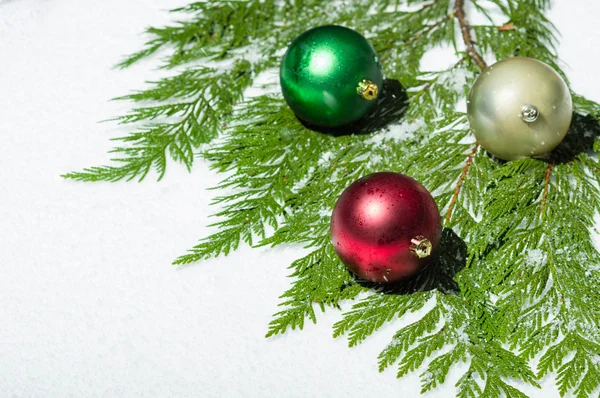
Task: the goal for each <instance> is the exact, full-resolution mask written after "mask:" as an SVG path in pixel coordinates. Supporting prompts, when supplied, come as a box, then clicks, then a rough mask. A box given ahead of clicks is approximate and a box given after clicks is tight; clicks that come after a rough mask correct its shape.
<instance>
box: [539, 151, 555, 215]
mask: <svg viewBox="0 0 600 398" xmlns="http://www.w3.org/2000/svg"><path fill="white" fill-rule="evenodd" d="M553 166H554V159H553V158H552V156H550V159H548V167H546V176H545V177H544V193H543V194H542V214H544V212H545V211H546V202H547V199H548V189H550V174H551V173H552V167H553Z"/></svg>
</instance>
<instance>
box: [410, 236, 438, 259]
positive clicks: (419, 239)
mask: <svg viewBox="0 0 600 398" xmlns="http://www.w3.org/2000/svg"><path fill="white" fill-rule="evenodd" d="M409 249H410V252H411V253H413V254H414V255H416V256H417V257H419V258H425V257H429V256H430V255H431V251H432V249H433V245H432V244H431V242H430V241H429V239H427V238H426V237H424V236H423V235H419V236H416V237H414V238H412V239H411V240H410V246H409Z"/></svg>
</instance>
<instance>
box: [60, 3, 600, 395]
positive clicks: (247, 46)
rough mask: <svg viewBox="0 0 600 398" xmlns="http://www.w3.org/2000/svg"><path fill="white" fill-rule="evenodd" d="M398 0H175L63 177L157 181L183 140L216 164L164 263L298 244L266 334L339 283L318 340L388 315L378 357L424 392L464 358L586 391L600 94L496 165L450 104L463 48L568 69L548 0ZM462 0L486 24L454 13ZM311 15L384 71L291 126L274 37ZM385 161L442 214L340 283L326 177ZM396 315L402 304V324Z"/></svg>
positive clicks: (461, 93)
mask: <svg viewBox="0 0 600 398" xmlns="http://www.w3.org/2000/svg"><path fill="white" fill-rule="evenodd" d="M399 3H402V2H398V1H396V0H374V1H373V0H357V1H352V2H331V1H326V0H250V1H206V2H204V1H202V2H192V3H190V4H189V5H187V6H184V7H181V8H178V9H176V10H173V11H174V12H175V14H174V15H175V16H178V15H179V14H180V13H183V14H186V15H185V17H183V18H180V19H181V21H179V22H174V23H173V24H171V25H170V26H165V27H149V28H148V29H147V31H146V33H147V35H148V40H147V43H146V45H145V47H144V48H142V49H141V50H139V51H137V52H135V53H133V54H132V55H131V56H129V57H127V58H125V59H124V60H123V61H122V62H121V63H119V65H117V66H118V67H130V66H132V65H134V64H136V63H137V62H139V61H141V60H144V59H147V58H151V57H152V56H153V55H154V54H156V53H157V52H158V51H159V50H160V52H161V53H163V54H166V56H165V57H164V58H163V59H162V61H161V62H162V64H161V66H162V69H173V68H177V69H176V70H174V71H172V72H171V73H169V75H166V74H165V75H164V76H163V77H160V76H159V77H158V78H157V79H156V80H155V81H153V82H149V83H148V84H147V87H146V88H145V89H144V90H141V91H136V92H133V93H130V94H128V95H124V96H122V97H118V98H117V99H118V100H125V101H130V102H131V103H132V104H133V105H132V108H131V110H130V112H128V113H126V114H124V115H121V116H117V117H116V118H114V119H112V122H113V123H114V122H116V123H120V124H123V125H124V126H125V127H128V128H130V133H129V134H126V135H124V136H122V137H117V138H115V140H116V142H117V145H116V147H115V148H114V150H112V151H111V156H112V157H113V159H112V160H111V163H110V164H108V165H106V166H100V167H89V168H85V169H83V170H82V171H79V172H72V173H68V174H65V175H64V177H65V178H68V179H73V180H80V181H118V180H138V181H139V180H143V179H144V178H145V177H146V176H147V175H148V174H153V173H154V174H156V176H157V178H158V179H161V178H163V177H164V176H165V175H166V171H167V167H168V165H169V164H170V163H172V162H176V163H180V164H182V165H183V166H184V167H185V168H186V169H188V170H190V171H191V170H192V169H193V166H194V163H195V160H196V158H197V157H202V158H203V159H205V160H206V161H208V162H209V163H210V165H211V167H212V168H213V169H214V170H216V171H217V172H221V173H227V176H226V177H224V178H223V180H222V181H221V183H220V184H219V185H218V186H217V187H215V189H216V190H217V192H218V194H217V196H216V197H215V198H214V203H215V204H218V205H219V208H220V210H219V211H217V212H215V214H214V216H215V221H214V223H213V224H212V225H211V227H212V228H214V232H213V233H212V234H211V235H209V236H206V237H204V238H203V239H201V240H200V242H199V243H198V244H197V245H196V246H194V247H193V248H192V249H191V250H190V251H189V252H188V253H187V254H184V255H182V256H181V257H179V258H178V259H176V260H175V264H189V263H194V262H197V261H200V260H203V259H207V258H211V257H216V256H219V255H227V254H229V253H231V252H232V251H234V250H236V249H237V248H238V247H239V246H240V245H243V244H246V245H251V246H276V245H285V244H290V243H294V244H300V245H302V246H304V247H306V248H307V252H308V254H306V255H305V256H304V257H302V258H300V259H298V260H296V261H294V262H293V263H292V264H291V266H290V278H291V286H290V288H289V289H288V290H287V291H285V292H284V293H283V294H282V295H281V297H280V300H281V301H280V303H279V310H278V311H277V312H276V314H275V315H274V317H273V320H272V321H271V323H270V324H269V326H268V331H267V334H266V335H267V337H269V336H273V335H277V334H281V333H285V332H286V331H287V330H289V329H302V328H303V327H304V322H305V321H306V319H308V320H310V321H312V322H316V321H317V312H318V310H319V309H320V310H321V311H325V310H326V309H328V308H336V309H341V308H342V307H343V306H345V305H346V304H344V303H345V302H347V301H349V300H353V302H352V303H350V304H347V307H345V308H346V310H345V311H344V312H343V314H342V316H341V319H340V320H339V321H338V322H336V323H335V325H334V327H333V335H334V337H338V336H342V335H344V336H346V337H347V338H348V344H349V346H351V347H352V346H354V345H357V344H360V343H361V342H363V341H364V340H365V339H367V338H368V337H369V336H371V335H372V334H374V333H376V332H377V331H378V330H379V329H381V328H382V327H383V326H384V325H392V327H395V328H396V329H397V332H396V333H395V334H394V337H393V339H392V341H391V342H390V343H389V344H388V345H387V347H384V348H383V350H382V352H381V353H380V355H379V369H380V370H383V369H385V368H387V367H389V366H392V365H397V366H398V372H397V375H398V377H402V376H404V375H405V374H407V373H410V372H414V371H421V370H422V373H421V383H422V392H427V391H430V390H432V389H434V388H437V387H439V386H440V385H443V384H444V383H446V382H447V381H446V379H447V376H448V374H449V371H450V369H451V368H452V367H453V366H454V365H457V364H460V363H464V364H466V365H465V366H466V370H464V371H462V374H461V375H460V378H459V380H458V382H457V383H456V395H457V396H458V397H463V398H471V397H472V398H475V397H477V398H479V397H500V396H506V397H524V396H525V394H524V393H523V392H522V391H521V390H520V389H518V388H517V387H515V386H513V385H512V384H509V382H510V381H511V380H520V381H521V382H523V383H526V384H529V385H531V386H536V387H539V384H538V381H539V380H540V379H541V378H542V377H545V376H546V375H548V374H553V376H554V377H555V381H556V385H557V387H558V391H559V392H560V394H561V395H568V394H574V395H576V396H578V397H586V396H590V395H592V394H594V392H596V393H597V391H598V386H599V385H600V370H599V368H598V360H597V358H598V357H599V355H600V338H599V337H598V333H597V330H598V328H599V327H600V307H598V305H597V303H598V302H600V293H598V290H597V286H598V285H599V284H600V273H599V271H598V270H599V269H600V254H599V253H598V251H597V250H596V248H595V247H594V245H593V243H592V241H593V236H592V234H593V233H595V232H597V231H595V230H594V227H595V219H594V216H595V214H597V213H598V212H599V211H600V190H599V188H598V186H599V184H600V163H599V161H598V159H597V157H596V156H595V154H594V152H595V151H598V150H599V149H600V139H599V137H600V123H599V120H600V105H599V104H597V103H596V102H594V101H591V100H588V99H586V98H584V97H582V96H580V95H577V94H576V93H573V106H574V114H573V119H572V123H571V127H570V130H569V133H568V134H567V137H566V138H565V140H564V141H563V142H562V143H561V145H559V147H558V148H556V149H555V150H554V151H552V153H551V154H550V155H549V156H548V157H547V158H546V159H521V160H517V161H511V162H501V161H498V160H496V159H494V158H492V157H490V156H489V155H488V153H487V152H486V151H485V149H484V148H482V147H481V146H480V145H479V144H478V143H477V142H475V138H474V137H473V135H472V133H471V131H470V129H469V125H468V120H467V117H466V114H464V113H463V112H460V111H459V109H461V107H460V106H459V104H460V103H461V102H462V101H465V100H466V96H467V95H468V93H469V90H470V87H471V86H472V85H473V83H474V81H475V79H476V78H477V76H478V75H479V74H480V73H481V72H482V69H483V68H485V66H486V65H485V61H484V60H483V58H481V57H479V56H478V54H486V58H487V56H488V55H489V58H490V59H494V58H496V59H503V58H506V57H511V56H516V55H519V56H527V57H532V58H536V59H539V60H541V61H544V62H546V63H547V64H549V65H550V66H551V67H553V68H555V69H556V70H557V72H558V73H559V74H561V76H563V77H564V78H565V80H566V76H565V74H564V73H563V71H562V70H561V68H560V66H561V63H560V61H559V60H558V58H557V55H556V46H557V44H558V41H557V38H558V37H559V34H558V32H557V31H556V29H555V28H554V26H553V25H552V24H551V23H550V22H549V21H548V19H547V18H546V16H545V15H546V11H547V9H548V8H549V7H550V3H551V2H550V0H528V1H521V0H491V1H490V2H483V1H480V0H422V1H410V2H409V3H410V4H411V5H414V7H411V8H410V10H409V11H407V10H406V8H404V4H402V5H400V4H399ZM468 4H470V5H472V7H468V6H466V5H468ZM465 11H467V12H468V13H474V14H475V13H479V14H480V16H481V17H482V18H479V20H481V21H484V23H483V24H479V25H469V24H468V23H467V21H466V20H465V19H464V18H463V17H464V15H465V13H464V12H465ZM498 13H501V14H502V16H499V18H494V19H492V18H491V15H495V16H498V15H496V14H498ZM467 17H468V19H470V20H474V18H471V17H469V16H467ZM493 20H497V21H502V23H503V25H500V26H499V25H494V23H493ZM325 24H338V25H343V26H348V27H351V28H353V29H356V30H357V31H358V32H361V33H363V34H365V36H366V37H367V38H368V39H369V40H370V42H371V43H372V44H373V46H374V47H375V49H376V50H377V52H378V54H379V56H380V60H381V63H382V65H383V69H384V73H385V76H386V80H385V81H384V84H383V87H382V90H381V95H380V96H379V98H378V99H377V104H376V106H375V107H374V111H373V112H372V113H371V114H369V115H368V116H367V117H365V118H363V119H362V120H360V121H358V122H356V123H353V124H351V125H349V126H344V127H341V128H339V129H336V130H335V131H329V130H323V129H319V128H314V127H310V126H307V125H305V124H303V123H301V122H300V121H299V120H298V118H297V117H296V116H295V115H294V114H293V112H292V111H291V110H290V109H289V108H288V107H287V106H286V104H285V101H284V100H283V98H282V96H281V94H280V90H279V87H278V79H277V78H278V70H277V68H278V66H279V62H280V59H281V56H282V54H283V51H285V48H286V47H287V46H288V45H289V43H290V42H291V41H292V40H293V39H294V38H295V37H296V36H298V35H299V34H300V33H302V32H303V31H305V30H307V29H308V28H311V27H314V26H319V25H325ZM464 33H470V35H466V34H464ZM468 36H471V39H470V38H469V37H468ZM472 38H476V42H473V41H469V40H472ZM439 47H445V48H453V49H454V51H455V53H456V57H455V58H456V60H455V62H453V63H452V64H451V65H449V66H446V67H443V68H439V69H436V70H422V68H421V60H422V58H423V56H424V55H425V54H426V53H427V52H428V51H430V50H432V49H435V48H439ZM161 73H162V72H161ZM567 81H568V80H567ZM250 88H251V90H248V89H250ZM261 90H262V91H261ZM250 94H251V95H250ZM383 170H393V171H397V172H402V173H405V174H408V175H411V176H412V177H414V178H415V179H417V180H419V181H420V182H422V183H423V185H425V187H426V188H427V189H428V190H430V192H432V195H433V196H434V198H435V200H436V202H437V204H438V207H439V210H440V213H441V216H442V221H443V226H444V230H443V233H442V238H441V242H440V247H439V249H438V254H437V255H436V257H435V259H434V260H433V261H432V263H431V264H430V265H429V267H428V268H427V269H426V270H424V271H423V272H422V273H421V274H419V275H417V276H416V277H414V278H411V279H408V280H406V281H403V282H402V283H400V284H398V285H394V286H378V285H375V284H371V283H365V282H363V281H359V280H357V279H356V278H355V277H354V276H353V275H352V274H351V273H350V272H349V271H348V270H347V269H346V267H345V266H344V265H343V264H342V263H341V261H340V260H339V258H338V257H337V255H336V253H335V251H334V250H333V246H332V244H331V242H330V236H329V222H330V215H331V211H332V209H333V206H334V204H335V201H336V199H337V198H338V197H339V195H340V193H341V192H342V191H343V190H344V189H345V188H346V187H347V186H348V185H349V184H350V183H352V182H353V181H355V180H356V179H358V178H360V177H362V176H364V175H367V174H369V173H372V172H376V171H383ZM407 313H412V314H419V315H420V318H419V319H418V320H416V321H414V322H412V323H411V324H408V325H406V323H404V320H405V318H404V317H405V315H406V314H407ZM401 325H404V326H401ZM536 358H537V359H538V365H537V369H536V372H535V373H534V372H533V370H532V368H531V361H532V360H534V359H536ZM420 369H421V370H420Z"/></svg>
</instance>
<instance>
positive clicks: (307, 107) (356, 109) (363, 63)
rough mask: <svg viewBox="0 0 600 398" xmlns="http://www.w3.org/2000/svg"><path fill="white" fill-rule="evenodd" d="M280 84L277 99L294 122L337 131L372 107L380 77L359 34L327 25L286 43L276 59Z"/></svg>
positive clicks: (370, 50) (370, 49)
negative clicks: (280, 97)
mask: <svg viewBox="0 0 600 398" xmlns="http://www.w3.org/2000/svg"><path fill="white" fill-rule="evenodd" d="M280 81H281V91H282V92H283V97H284V98H285V100H286V102H287V103H288V105H289V106H290V108H291V109H292V110H293V111H294V113H296V115H297V116H298V117H299V118H300V119H302V120H304V121H306V122H308V123H311V124H314V125H317V126H325V127H337V126H343V125H345V124H348V123H351V122H353V121H355V120H358V119H360V118H361V117H363V116H365V115H366V114H367V113H368V112H369V111H370V110H371V109H372V108H373V106H374V105H375V103H376V102H377V101H376V99H377V97H378V96H379V95H380V94H381V86H382V83H383V72H382V70H381V64H380V62H379V56H378V55H377V52H376V51H375V49H374V48H373V46H372V45H371V43H369V41H368V40H367V39H365V38H364V37H363V36H362V35H361V34H360V33H358V32H356V31H354V30H352V29H348V28H345V27H343V26H336V25H327V26H319V27H317V28H313V29H310V30H307V31H306V32H304V33H302V34H301V35H300V36H298V37H297V38H296V39H295V40H294V41H293V42H292V44H291V45H290V46H289V48H288V49H287V51H286V53H285V55H284V56H283V59H282V60H281V68H280Z"/></svg>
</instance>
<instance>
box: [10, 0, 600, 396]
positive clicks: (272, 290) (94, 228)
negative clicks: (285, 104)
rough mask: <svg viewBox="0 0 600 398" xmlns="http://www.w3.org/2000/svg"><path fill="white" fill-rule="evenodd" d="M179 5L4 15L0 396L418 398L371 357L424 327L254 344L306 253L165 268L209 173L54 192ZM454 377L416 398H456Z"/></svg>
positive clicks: (566, 40)
mask: <svg viewBox="0 0 600 398" xmlns="http://www.w3.org/2000/svg"><path fill="white" fill-rule="evenodd" d="M185 3H186V1H185V0H152V1H148V0H128V1H120V0H105V1H102V2H91V1H88V2H82V1H81V0H79V1H78V0H53V1H48V0H18V1H17V0H3V1H2V0H0V37H2V39H1V40H0V93H1V95H0V110H1V111H0V112H1V115H0V138H1V139H2V146H1V147H0V150H1V151H2V156H0V177H1V180H0V181H1V182H0V242H2V245H1V246H0V267H1V269H2V274H1V277H0V319H2V328H0V358H2V361H0V396H2V397H7V396H15V397H103V396H105V397H114V396H119V397H134V396H135V397H165V396H169V397H171V396H173V397H186V396H193V397H198V396H201V397H206V398H210V397H261V398H262V397H264V398H269V397H290V398H293V397H314V396H318V397H341V396H344V397H363V396H367V395H369V396H378V397H397V396H411V397H414V396H418V391H419V390H420V386H419V379H418V374H411V375H409V376H407V377H405V378H403V379H401V380H397V379H395V377H394V376H395V369H394V367H391V368H390V369H388V370H386V371H385V372H383V373H379V372H378V371H377V355H378V353H379V352H380V351H381V350H382V349H383V348H384V347H385V346H386V345H387V344H388V343H389V342H390V339H391V337H392V336H393V334H394V332H395V331H396V330H398V329H399V328H400V327H402V326H404V325H406V324H408V323H409V322H412V321H415V320H417V319H418V318H419V316H420V315H421V314H422V313H420V312H417V313H415V314H409V316H408V317H406V318H404V319H402V320H397V321H395V322H394V323H393V324H387V325H385V326H384V327H383V328H382V330H381V331H379V332H378V333H376V334H375V335H374V336H373V337H372V338H369V339H368V340H367V341H365V342H364V343H363V344H361V345H359V346H358V347H355V348H352V349H349V348H348V347H347V341H346V340H345V339H343V338H338V339H333V338H332V337H331V334H332V325H333V324H334V323H335V322H336V321H337V320H339V319H340V313H339V312H337V311H333V310H332V311H329V312H327V313H326V314H318V319H319V322H318V324H317V325H313V324H312V323H310V322H307V324H306V326H305V330H304V331H302V332H299V331H292V332H289V333H287V334H286V335H284V336H278V337H275V338H271V339H265V338H264V335H265V333H266V331H267V324H268V322H269V320H270V319H271V315H272V314H273V313H274V312H276V311H277V310H278V307H277V304H278V303H279V300H278V297H279V295H281V293H282V292H283V291H285V290H286V289H287V288H288V287H289V279H288V278H287V275H288V274H289V272H290V271H289V270H288V269H287V266H288V264H290V263H291V262H292V261H293V260H294V259H296V258H298V257H300V256H302V255H303V254H304V253H306V251H305V249H302V248H300V247H293V246H289V245H288V246H286V247H285V248H283V247H279V248H275V249H266V248H263V249H249V248H248V247H246V246H243V247H242V248H240V249H239V250H238V251H237V252H235V253H234V254H232V255H230V256H229V257H226V258H219V259H215V260H209V261H205V262H203V263H202V264H196V265H192V266H189V267H184V268H175V267H172V266H170V262H171V261H172V260H173V259H174V258H175V257H176V256H178V255H180V254H182V253H184V252H185V250H186V249H188V248H190V247H191V246H193V245H194V244H195V243H196V241H197V239H199V238H201V237H204V236H207V235H208V234H209V231H210V229H209V228H208V227H207V225H208V224H210V222H211V221H214V219H209V218H208V216H209V215H210V214H212V213H213V212H214V211H215V210H216V209H215V208H210V207H209V203H210V201H211V198H212V197H214V196H215V195H217V194H218V193H217V192H214V191H206V188H208V187H211V186H214V185H216V184H217V183H218V181H219V180H220V178H221V176H218V175H216V174H215V173H214V172H213V171H210V170H209V168H208V165H207V164H206V163H203V162H202V161H200V160H198V161H197V163H196V164H195V166H194V170H193V173H191V174H189V173H187V172H186V171H185V168H184V167H183V166H178V165H174V164H170V167H169V170H168V172H167V175H166V176H165V179H164V180H163V181H162V182H160V183H156V182H155V181H154V180H153V176H149V178H148V179H147V181H146V182H144V183H141V184H137V183H124V182H123V183H115V184H110V183H100V184H84V183H76V182H68V181H64V180H63V179H61V178H60V177H59V175H60V174H61V173H65V172H68V171H71V170H79V169H81V168H82V167H86V166H91V165H98V164H105V163H106V162H107V160H108V159H109V156H108V155H107V154H106V152H107V150H109V149H110V148H111V147H112V145H113V143H112V142H110V141H109V138H111V137H114V136H117V135H120V134H123V133H126V132H127V130H126V129H125V128H124V127H120V126H117V125H115V124H114V123H101V124H99V123H97V121H99V120H105V119H108V118H110V117H112V116H115V115H118V114H121V113H123V112H124V111H126V110H127V109H128V107H129V104H127V103H125V102H120V101H116V102H115V101H112V102H111V101H109V99H110V98H113V97H115V96H119V95H123V94H126V93H127V92H129V91H131V90H136V89H140V88H141V87H143V85H144V81H148V80H156V79H157V78H159V77H160V76H166V75H169V74H170V73H169V72H165V71H162V70H157V68H156V67H157V65H156V62H151V61H145V62H142V63H141V64H140V65H138V66H136V67H133V68H131V69H128V70H123V71H121V70H117V69H113V68H112V66H113V65H114V64H115V63H117V62H118V61H119V60H121V57H122V56H123V55H125V54H128V53H130V52H132V51H135V50H138V49H139V48H140V47H141V45H142V44H143V43H144V42H145V41H146V39H147V37H145V36H144V35H143V34H141V32H142V31H143V29H144V28H145V27H146V26H149V25H161V24H164V23H166V22H167V21H169V20H170V18H172V17H173V16H172V15H170V14H168V13H167V12H166V10H167V9H170V8H173V7H176V6H179V5H183V4H185ZM555 3H556V4H555V8H554V10H552V12H551V13H550V14H549V16H550V18H551V20H553V21H554V22H555V23H556V25H557V28H558V29H559V31H560V32H561V34H562V44H561V46H560V47H559V53H560V55H561V56H562V58H563V60H564V61H566V62H567V64H568V65H569V67H567V68H566V72H567V74H568V75H569V78H570V80H571V83H572V86H573V88H574V90H575V91H576V92H578V93H580V94H583V95H587V96H589V97H590V98H592V99H595V100H597V101H598V100H600V96H599V94H598V92H600V81H599V80H598V74H597V70H596V69H597V62H594V61H597V60H598V55H597V51H596V50H595V46H596V42H597V39H598V36H597V30H596V18H597V15H599V13H600V3H599V2H595V1H591V0H590V1H584V0H577V1H574V0H569V1H567V0H559V1H555ZM161 55H164V53H162V54H159V57H160V56H161ZM252 56H253V57H255V54H253V55H252ZM428 62H430V63H432V64H435V59H429V60H428ZM442 63H443V62H442ZM444 65H445V64H444ZM398 67H401V64H399V66H398ZM264 78H265V83H269V82H272V81H273V79H275V81H276V74H271V75H269V74H268V73H267V72H265V75H264ZM397 128H398V129H401V127H397ZM392 131H393V130H392ZM399 132H400V130H398V131H397V133H399ZM392 134H393V133H392ZM325 216H329V214H325ZM344 308H349V304H344ZM459 376H460V373H459V372H455V371H453V372H452V373H451V375H450V376H449V378H448V380H447V382H446V384H445V386H444V387H443V388H439V389H436V390H434V391H433V392H430V393H429V394H428V396H430V397H449V396H453V395H454V387H453V384H454V382H455V381H456V379H457V378H458V377H459ZM543 386H544V388H543V389H542V390H537V389H532V388H526V391H527V392H528V393H529V394H530V395H531V396H532V397H542V396H543V397H545V398H550V397H558V394H557V392H556V388H555V387H554V383H553V382H552V381H551V379H549V378H546V379H544V383H543Z"/></svg>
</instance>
